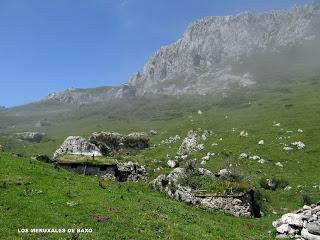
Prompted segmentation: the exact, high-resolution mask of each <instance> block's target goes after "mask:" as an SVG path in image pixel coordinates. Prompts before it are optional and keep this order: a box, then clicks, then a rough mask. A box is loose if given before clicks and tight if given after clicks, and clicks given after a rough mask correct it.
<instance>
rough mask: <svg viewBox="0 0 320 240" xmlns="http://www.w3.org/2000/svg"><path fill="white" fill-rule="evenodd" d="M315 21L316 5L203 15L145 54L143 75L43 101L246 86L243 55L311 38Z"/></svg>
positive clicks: (318, 16) (250, 80)
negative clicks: (117, 84) (173, 39)
mask: <svg viewBox="0 0 320 240" xmlns="http://www.w3.org/2000/svg"><path fill="white" fill-rule="evenodd" d="M319 24H320V8H319V5H317V4H316V3H310V4H307V5H305V6H296V7H293V8H291V9H289V10H286V11H271V12H266V13H262V14H257V15H256V14H252V13H250V12H244V13H240V14H237V15H235V16H211V17H204V18H202V19H199V20H196V21H194V22H193V23H191V24H190V25H189V26H188V28H187V30H186V32H185V33H184V34H183V36H182V37H181V38H180V39H179V40H178V41H176V42H175V43H173V44H171V45H168V46H164V47H161V48H160V49H159V50H158V51H157V52H156V53H155V54H154V55H153V56H151V57H150V58H149V60H148V61H147V63H146V64H145V66H144V69H143V73H140V72H137V73H134V74H133V76H132V77H131V79H129V81H128V83H126V84H124V85H123V86H121V87H113V88H108V87H105V88H104V87H103V88H97V89H67V90H66V91H64V92H61V93H52V94H50V95H49V96H48V97H47V98H46V99H45V100H55V101H58V102H60V103H76V104H87V103H96V102H105V101H110V100H113V99H119V98H123V97H129V96H144V95H149V94H165V95H174V96H177V95H182V94H200V95H205V94H207V93H209V92H223V91H225V90H227V89H229V88H230V87H231V86H240V87H248V86H251V85H254V84H255V83H256V79H255V75H254V74H253V73H252V72H251V69H249V68H248V67H247V66H242V64H243V62H245V61H246V59H250V58H251V57H253V56H255V55H259V54H260V55H265V54H267V55H271V56H272V55H275V54H277V53H280V52H282V51H284V50H285V49H288V48H290V47H296V46H301V45H304V44H308V43H309V42H312V41H315V42H316V40H317V39H319V37H320V29H319V27H318V26H319ZM241 66H242V67H241ZM239 67H240V69H241V70H239Z"/></svg>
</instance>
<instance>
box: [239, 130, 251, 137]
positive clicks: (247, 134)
mask: <svg viewBox="0 0 320 240" xmlns="http://www.w3.org/2000/svg"><path fill="white" fill-rule="evenodd" d="M248 136H249V133H248V132H246V131H243V130H242V131H241V132H240V137H248Z"/></svg>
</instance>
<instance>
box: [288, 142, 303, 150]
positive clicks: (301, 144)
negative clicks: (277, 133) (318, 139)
mask: <svg viewBox="0 0 320 240" xmlns="http://www.w3.org/2000/svg"><path fill="white" fill-rule="evenodd" d="M291 144H292V145H293V146H296V147H297V148H298V149H299V150H301V149H304V147H305V144H304V143H303V142H301V141H296V142H293V143H291Z"/></svg>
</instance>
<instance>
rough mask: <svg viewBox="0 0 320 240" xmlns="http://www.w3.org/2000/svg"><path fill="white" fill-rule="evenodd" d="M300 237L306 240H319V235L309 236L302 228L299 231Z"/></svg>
mask: <svg viewBox="0 0 320 240" xmlns="http://www.w3.org/2000/svg"><path fill="white" fill-rule="evenodd" d="M301 236H302V237H303V238H304V239H307V240H320V236H319V235H314V234H311V233H310V232H309V231H308V230H307V229H306V228H303V229H302V230H301Z"/></svg>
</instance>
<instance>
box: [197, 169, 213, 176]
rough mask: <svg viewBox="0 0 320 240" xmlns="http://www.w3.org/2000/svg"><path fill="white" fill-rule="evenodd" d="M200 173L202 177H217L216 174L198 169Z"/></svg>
mask: <svg viewBox="0 0 320 240" xmlns="http://www.w3.org/2000/svg"><path fill="white" fill-rule="evenodd" d="M198 173H199V175H201V176H207V177H215V174H213V173H212V172H211V171H209V170H207V169H205V168H198Z"/></svg>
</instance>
